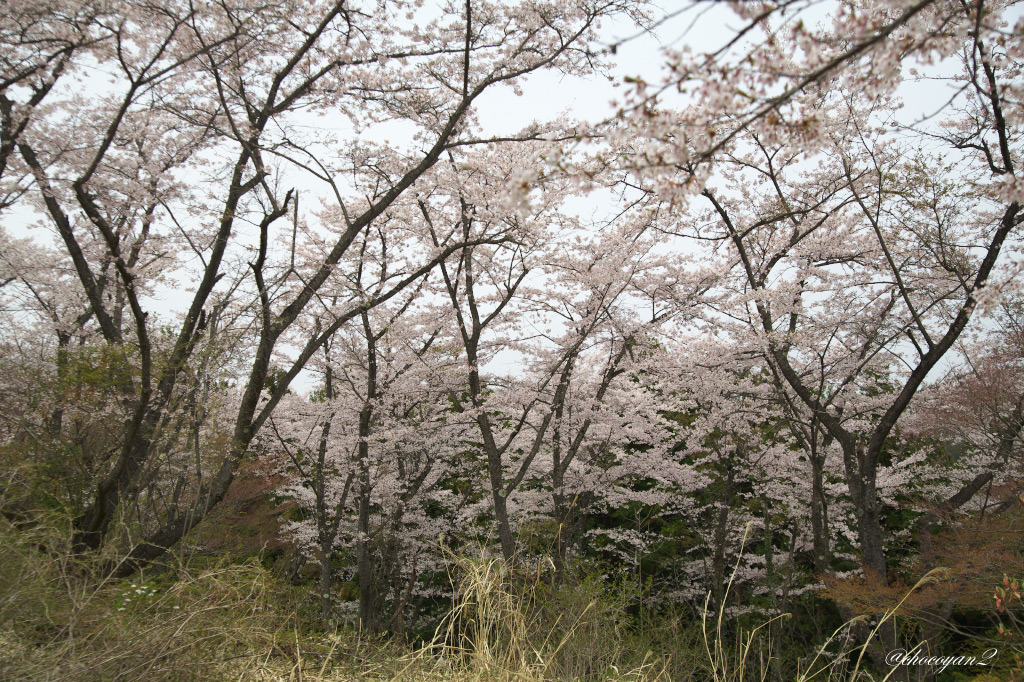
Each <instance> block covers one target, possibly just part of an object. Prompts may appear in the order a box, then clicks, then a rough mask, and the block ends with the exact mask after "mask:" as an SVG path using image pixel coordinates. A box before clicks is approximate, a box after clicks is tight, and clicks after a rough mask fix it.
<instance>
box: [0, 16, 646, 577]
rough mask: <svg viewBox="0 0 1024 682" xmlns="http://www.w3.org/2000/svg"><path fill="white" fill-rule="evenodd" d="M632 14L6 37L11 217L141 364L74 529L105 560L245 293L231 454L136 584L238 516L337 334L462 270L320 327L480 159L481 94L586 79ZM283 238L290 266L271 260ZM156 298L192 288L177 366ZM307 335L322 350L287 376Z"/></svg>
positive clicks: (428, 263) (309, 20) (79, 29)
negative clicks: (244, 464)
mask: <svg viewBox="0 0 1024 682" xmlns="http://www.w3.org/2000/svg"><path fill="white" fill-rule="evenodd" d="M629 8H630V5H628V4H626V3H619V2H614V1H613V2H602V1H598V2H591V1H590V0H585V1H581V2H578V3H570V4H569V5H556V4H554V3H551V4H547V3H540V4H538V3H523V4H516V5H510V6H501V7H498V6H490V5H488V6H479V7H477V6H474V3H472V2H468V3H465V4H464V5H461V6H458V7H455V6H437V7H434V6H431V7H429V8H418V7H417V5H416V4H413V3H405V2H387V3H379V6H378V5H373V6H371V4H370V3H366V4H365V6H364V5H362V4H360V5H352V4H349V3H345V2H323V3H317V4H314V5H309V4H308V3H298V4H296V3H284V4H280V3H279V4H277V5H274V6H268V5H259V4H257V5H252V4H248V3H244V2H243V3H227V4H225V3H198V4H197V3H175V2H168V3H160V4H156V5H154V4H151V3H142V4H139V3H134V2H123V3H105V4H103V5H102V6H95V7H94V6H92V5H91V4H89V3H77V2H66V3H53V6H52V7H47V11H46V12H45V13H44V16H45V20H42V21H38V19H39V18H40V15H39V12H38V11H37V10H36V9H33V6H32V3H22V4H19V5H18V6H17V7H15V8H14V9H15V10H17V11H15V12H11V13H9V14H8V13H5V19H4V20H5V22H7V26H6V27H5V31H4V34H3V35H4V36H5V37H4V40H5V61H4V73H3V76H2V77H3V81H2V82H3V88H2V92H3V95H4V99H3V101H2V104H3V107H2V109H3V112H2V113H3V140H2V146H3V150H4V151H3V160H4V164H5V165H4V166H3V182H4V190H3V191H4V196H5V197H7V198H6V199H5V200H4V201H5V202H7V203H8V204H9V203H11V202H12V201H14V200H15V199H17V201H18V202H19V204H22V203H23V204H24V205H25V206H28V205H29V204H31V206H32V208H33V210H35V211H36V215H38V216H39V219H40V221H41V222H43V223H44V224H46V225H47V226H48V227H49V228H50V229H52V230H53V231H54V233H55V234H56V235H57V237H58V240H59V243H60V244H61V245H62V248H63V249H64V251H65V252H66V255H67V258H68V260H69V263H70V264H71V265H72V266H73V268H74V271H75V273H76V276H77V279H78V283H79V286H80V287H81V291H82V293H83V294H84V296H85V298H86V300H87V301H88V303H89V312H90V314H91V321H90V325H91V326H94V327H95V328H96V330H97V331H98V333H99V334H100V335H101V336H102V338H103V342H104V343H106V344H108V345H110V346H114V347H121V346H124V347H131V348H132V349H134V350H133V355H136V354H137V355H136V357H137V359H136V360H134V365H133V372H132V375H131V376H126V377H125V378H124V380H123V382H122V385H121V386H120V389H119V390H120V393H121V398H120V402H121V409H122V410H123V413H124V422H123V435H122V440H121V446H120V452H119V453H118V455H117V456H116V458H115V459H114V461H113V463H112V464H111V466H110V467H109V469H108V470H107V471H106V472H105V473H104V474H103V475H102V476H101V477H100V478H99V480H98V482H97V484H96V486H95V490H94V494H93V502H92V504H91V505H89V506H88V508H87V509H86V510H85V512H84V513H83V514H82V515H81V516H80V518H79V519H78V521H77V524H76V525H77V527H78V529H79V536H78V542H79V545H80V546H82V547H95V546H97V545H99V544H100V542H101V541H102V539H103V537H104V536H105V535H106V533H107V532H108V530H109V528H110V527H111V523H112V521H113V520H114V518H115V517H116V515H117V514H118V513H119V511H120V510H121V508H122V505H123V503H124V502H125V499H126V498H125V496H126V495H127V494H128V492H129V491H130V490H132V489H133V488H134V487H135V486H136V484H137V483H138V482H139V477H140V476H141V475H142V473H143V472H144V471H145V470H146V467H147V462H148V461H149V459H150V456H151V452H152V447H153V443H154V441H155V434H156V431H157V429H158V427H159V425H160V424H161V423H162V421H163V420H164V419H165V418H166V416H167V415H168V413H169V411H170V410H171V408H172V406H173V405H174V404H175V403H176V400H177V398H176V396H177V395H178V394H179V393H180V392H181V391H182V386H181V380H182V377H183V376H184V374H185V373H186V372H187V371H188V370H187V368H188V366H189V364H190V362H192V361H193V356H194V352H195V349H196V348H197V346H198V345H199V342H200V340H201V339H202V338H203V337H204V335H206V334H208V333H209V325H210V317H211V312H210V307H211V305H215V304H214V302H215V301H216V300H217V298H218V295H219V294H223V292H225V291H226V290H227V289H230V286H231V283H240V285H241V288H240V289H238V290H237V292H236V293H235V294H234V295H236V296H237V294H238V292H242V291H249V292H250V295H251V296H252V298H251V299H250V300H251V302H252V305H253V306H254V307H253V308H252V309H251V310H253V311H254V312H253V318H254V319H253V325H254V327H253V329H254V330H256V340H255V342H254V348H253V360H252V362H251V363H250V365H249V367H248V368H247V369H246V375H247V376H246V378H245V379H244V380H243V381H242V382H241V385H240V395H239V399H238V402H237V405H236V407H237V412H236V418H235V419H234V426H233V435H232V445H231V446H230V447H229V448H228V449H227V455H226V456H225V457H224V458H223V460H222V462H221V464H220V465H219V469H218V470H217V472H216V474H215V475H214V476H212V477H209V478H207V479H206V480H205V481H204V483H203V485H202V486H201V487H200V489H199V491H198V493H197V494H195V495H194V496H192V499H191V500H188V501H186V502H185V504H187V505H188V506H189V507H190V509H189V511H188V513H183V514H176V515H175V516H174V517H173V518H172V519H170V520H167V522H166V523H165V524H163V526H162V527H160V528H159V529H158V530H156V531H155V532H154V533H152V534H151V535H150V536H149V537H147V538H146V539H145V540H144V541H143V542H142V543H140V544H139V545H137V546H136V547H135V548H134V549H133V550H132V558H133V560H135V561H146V560H149V559H152V558H153V557H154V556H156V555H158V554H159V553H160V552H162V551H163V549H164V548H166V547H168V546H170V545H172V544H174V543H175V542H177V540H178V539H180V538H181V537H182V535H183V534H184V533H186V532H188V529H189V528H190V527H191V526H192V525H194V524H195V523H198V522H199V521H201V520H202V519H203V518H204V517H205V515H206V514H207V512H208V511H209V509H210V508H211V507H213V506H214V505H215V504H216V503H217V502H218V501H219V500H220V499H221V498H222V497H223V496H224V493H225V492H226V490H227V489H228V487H229V486H230V484H231V481H232V479H233V477H234V472H235V470H236V468H237V465H238V463H239V461H240V460H241V458H242V457H243V456H244V453H245V452H246V450H247V448H248V446H249V443H250V442H251V440H252V438H253V437H254V435H255V433H256V432H257V431H258V430H259V429H260V428H261V427H262V426H263V425H264V424H265V423H266V421H267V419H268V418H269V416H270V414H271V413H272V412H273V410H274V408H275V407H276V405H277V403H278V402H279V401H280V400H281V398H282V397H283V396H284V395H286V393H287V391H288V386H289V384H290V383H291V382H292V380H294V378H295V377H296V376H297V375H298V374H299V372H301V370H302V368H303V367H304V365H305V364H306V363H307V362H308V361H309V359H310V358H312V357H313V356H314V355H315V354H316V353H317V352H318V350H319V349H320V348H321V347H322V346H323V344H324V343H326V341H327V339H329V338H330V337H331V335H332V334H333V333H334V332H335V331H336V330H337V329H339V328H340V327H341V326H342V325H344V324H345V323H346V322H347V321H349V320H353V319H358V318H359V316H360V315H361V314H362V313H364V312H366V311H368V310H369V309H371V308H372V307H373V306H375V305H378V304H379V303H381V302H383V301H386V300H389V299H390V298H392V297H394V296H395V295H397V294H398V293H399V292H400V291H402V290H403V289H404V288H405V287H407V286H409V285H410V284H412V283H414V282H416V281H418V280H419V279H420V278H421V277H422V276H423V275H424V274H426V273H427V272H428V271H429V270H431V269H432V268H433V267H434V266H435V265H436V263H438V262H439V261H441V260H442V259H443V258H445V257H446V256H447V255H448V254H449V253H452V252H454V251H455V250H457V249H458V248H461V246H455V245H454V244H455V242H454V241H453V239H456V238H457V235H456V234H452V233H451V232H450V231H448V230H445V229H441V228H439V229H438V231H436V233H435V235H434V237H436V239H437V243H436V244H433V245H430V246H429V247H428V248H427V249H425V250H424V251H421V252H419V253H418V257H417V258H416V259H412V260H406V261H403V262H402V263H401V265H397V264H396V265H395V266H394V267H393V268H392V269H391V270H389V272H388V274H387V277H386V278H384V280H383V282H382V286H381V287H380V288H378V289H377V290H376V292H375V295H374V297H373V298H371V299H368V300H348V299H345V300H339V309H335V310H330V311H327V310H326V309H325V308H324V306H323V305H322V301H323V300H326V299H325V298H324V293H325V291H327V290H329V289H330V288H331V287H332V286H333V284H332V282H334V281H335V280H337V279H338V278H344V276H345V275H346V273H345V272H341V271H340V270H339V264H340V263H341V262H342V259H343V256H345V255H346V253H348V252H349V249H350V248H351V247H352V245H353V244H356V243H358V241H359V240H358V237H359V235H360V234H362V233H364V232H366V231H367V230H368V229H371V228H374V226H376V228H377V229H385V228H384V224H385V223H387V213H388V211H389V210H390V208H391V207H392V206H393V205H395V202H396V201H397V200H398V199H399V198H400V197H402V196H403V195H405V194H406V193H408V192H409V191H410V190H411V189H413V188H415V187H416V186H417V183H418V182H420V181H421V178H422V177H423V176H424V174H425V173H426V172H427V171H428V170H429V169H430V168H431V167H432V166H434V165H435V164H436V162H437V161H438V159H440V158H441V157H442V156H443V155H444V154H445V153H446V151H447V150H454V149H458V148H460V147H464V146H467V145H478V144H484V143H485V142H487V137H486V136H485V135H483V134H481V133H480V132H479V131H478V129H477V126H476V123H475V121H474V117H473V110H474V104H475V102H476V101H477V100H478V99H479V98H480V96H481V94H483V93H484V92H485V91H487V90H489V89H491V88H493V87H496V86H501V85H511V86H514V85H515V84H516V83H517V82H518V81H519V80H520V79H522V77H524V76H525V75H526V74H529V73H531V72H534V71H537V70H542V69H556V70H560V71H562V72H567V73H587V72H589V71H590V70H591V69H593V68H594V66H595V65H596V59H595V55H594V52H593V51H592V50H590V49H589V48H588V47H587V45H588V43H589V41H591V40H592V39H593V37H594V33H593V31H594V26H595V23H596V22H597V21H598V19H600V18H601V17H603V16H608V15H611V14H614V13H618V12H622V11H624V10H627V9H629ZM417 24H418V27H417ZM51 37H52V39H51ZM8 47H9V48H10V50H8V49H7V48H8ZM8 55H9V56H8ZM97 68H98V69H99V73H102V74H103V78H102V79H101V82H96V83H95V85H96V93H95V94H94V95H93V96H91V97H88V98H87V97H86V96H84V95H83V94H82V93H81V91H80V90H78V89H77V87H76V82H77V81H78V79H81V78H84V77H86V74H88V73H92V72H95V71H94V70H95V69H97ZM44 100H45V101H44ZM304 116H305V117H310V116H314V117H315V116H334V117H337V118H336V119H335V121H336V123H335V124H333V126H332V127H333V129H334V130H336V131H339V134H338V135H336V136H334V137H335V138H336V140H334V141H332V140H331V138H332V136H331V135H330V134H328V135H326V136H325V135H320V136H319V137H317V138H312V137H311V136H309V135H307V134H305V133H304V132H303V130H304V128H303V127H302V126H303V121H302V118H303V117H304ZM394 121H403V122H405V124H406V125H408V126H409V130H413V131H415V133H414V135H413V140H412V143H411V144H410V145H409V146H407V147H405V148H402V147H394V146H390V145H386V144H380V143H376V144H375V143H371V142H367V141H365V140H362V139H360V138H359V137H352V138H349V139H350V141H349V142H348V143H347V144H346V143H345V141H344V138H343V136H342V135H341V134H340V133H341V131H343V130H346V129H347V130H353V131H356V134H357V135H358V131H360V130H365V129H367V128H368V127H372V126H376V125H380V124H382V123H385V122H394ZM513 133H514V131H513ZM523 135H524V136H525V137H529V136H530V135H531V133H529V132H527V133H524V134H523ZM300 178H303V179H301V180H300ZM309 181H312V182H319V183H320V186H321V187H323V188H325V189H326V191H327V195H326V198H324V202H325V203H324V207H325V210H326V213H322V214H319V215H318V214H317V213H315V212H312V211H308V210H307V211H305V212H303V211H300V207H299V200H298V194H297V192H296V190H295V189H286V188H288V187H298V183H299V182H309ZM318 203H320V199H319V198H318V199H313V200H312V201H308V202H303V204H304V206H306V205H311V207H313V208H315V206H316V204H318ZM303 220H306V221H311V222H306V224H305V225H303V224H302V223H303ZM285 221H289V222H290V223H291V224H290V225H288V226H287V227H285V226H284V222H285ZM300 227H301V228H302V229H301V230H300ZM282 235H283V236H284V237H285V238H286V239H287V237H288V236H291V239H290V242H291V243H290V246H289V249H288V256H287V261H288V262H287V265H284V264H283V263H280V262H277V254H276V253H275V252H273V251H271V250H270V248H269V247H270V244H271V243H273V242H274V241H276V240H277V239H278V237H279V236H282ZM176 251H180V252H181V253H182V255H183V256H184V257H183V258H179V257H177V256H176V253H175V252H176ZM410 253H411V252H410ZM161 277H178V278H181V280H182V281H187V282H189V284H186V285H183V286H182V293H184V294H185V296H184V297H183V302H185V306H184V314H183V317H182V319H181V320H180V322H179V326H178V331H177V332H176V334H175V335H174V339H173V341H172V342H171V344H170V347H169V348H168V349H167V350H166V354H165V353H164V352H163V351H161V352H160V353H159V354H158V353H156V352H155V351H156V345H157V344H156V342H155V339H154V336H155V334H156V330H157V328H158V324H159V323H158V321H157V319H156V318H157V316H156V315H154V314H152V313H153V309H152V307H151V300H152V297H153V296H154V293H155V289H154V287H155V286H156V284H157V282H158V281H159V278H161ZM307 314H313V315H320V316H321V318H322V319H323V328H322V329H321V330H320V331H319V333H318V334H317V335H314V336H312V337H310V338H309V339H305V340H303V341H302V342H301V343H299V345H298V349H297V352H295V353H294V354H292V355H291V356H290V358H289V362H288V363H287V364H286V365H285V369H282V370H281V372H280V373H279V374H274V375H272V373H271V363H272V361H273V359H274V357H275V353H276V352H277V351H278V349H280V348H281V343H282V342H283V340H284V339H286V338H288V332H289V330H291V329H292V327H293V325H295V323H296V322H297V321H298V320H299V319H300V318H301V317H303V316H304V315H307ZM130 563H131V562H129V564H130Z"/></svg>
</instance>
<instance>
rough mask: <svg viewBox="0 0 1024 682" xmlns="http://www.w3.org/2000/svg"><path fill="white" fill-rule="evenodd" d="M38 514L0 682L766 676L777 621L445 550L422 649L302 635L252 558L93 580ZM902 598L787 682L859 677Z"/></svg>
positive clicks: (7, 532)
mask: <svg viewBox="0 0 1024 682" xmlns="http://www.w3.org/2000/svg"><path fill="white" fill-rule="evenodd" d="M47 521H48V522H47V523H41V524H39V525H37V526H34V527H33V528H31V529H26V528H24V527H21V528H14V527H12V526H11V525H9V524H6V522H3V521H0V542H2V543H3V545H4V548H5V553H4V560H3V562H2V563H0V623H2V625H0V679H2V680H4V681H5V682H6V681H7V680H10V681H11V682H23V681H24V682H29V681H31V682H92V681H95V682H100V681H103V682H116V681H121V680H125V681H132V682H134V681H136V680H146V681H147V682H150V681H154V682H188V681H192V680H196V681H198V680H203V681H215V680H225V681H227V680H237V681H238V682H246V681H250V680H252V681H257V682H271V681H274V682H278V681H280V682H303V681H305V682H328V681H334V680H365V681H371V680H372V681H376V682H398V681H406V680H409V681H413V682H415V681H418V680H422V681H424V682H428V681H429V682H433V681H435V680H436V681H438V682H440V681H441V680H444V681H449V680H452V681H455V682H491V681H494V682H542V681H545V682H546V681H549V680H552V681H553V680H567V681H568V680H595V681H597V680H601V681H602V682H603V681H609V682H626V681H629V682H668V681H669V680H676V681H677V682H678V681H680V680H691V679H700V680H707V682H748V681H750V682H764V681H765V680H766V679H767V676H768V671H769V667H770V666H769V662H770V660H771V656H772V652H771V650H770V648H769V646H768V645H769V643H770V642H771V641H772V638H771V637H766V636H764V635H766V634H767V632H768V630H769V628H771V627H772V626H773V624H774V623H775V621H776V620H777V619H772V620H769V621H767V622H765V623H763V624H761V625H760V626H758V627H755V628H753V629H752V630H750V631H748V632H745V633H744V632H741V633H740V634H739V635H729V634H727V633H728V630H729V628H728V627H727V622H726V621H727V616H726V612H725V607H724V603H725V601H726V600H725V599H723V604H722V605H721V606H719V607H718V609H717V611H715V612H712V611H711V609H710V607H709V605H708V603H706V605H705V609H704V613H703V617H702V618H701V619H700V622H699V623H698V624H697V625H698V626H699V629H697V628H694V627H693V625H694V624H693V623H692V622H690V623H688V624H686V625H683V624H681V623H679V622H676V623H674V624H673V625H672V626H671V627H669V628H666V629H665V631H664V632H661V633H658V632H657V628H650V627H648V628H646V629H641V628H636V627H634V624H633V623H632V622H631V620H630V618H629V617H628V615H627V606H628V604H629V603H631V602H635V597H636V595H635V594H634V593H633V592H630V591H629V588H627V587H623V586H621V585H620V586H616V585H608V584H606V583H604V582H603V581H601V580H599V579H596V578H587V579H582V580H578V581H577V582H576V584H575V589H573V588H572V587H570V588H568V589H566V588H565V587H564V586H561V587H560V588H559V589H557V590H551V589H550V587H549V585H548V584H547V582H546V581H545V580H542V578H541V576H542V574H543V575H545V576H550V572H544V571H541V570H540V569H541V568H543V567H537V569H536V570H535V571H533V572H532V573H531V572H529V571H526V570H524V569H523V568H522V567H521V566H519V567H516V568H514V567H513V566H511V565H510V564H508V563H506V562H504V561H501V560H500V559H498V558H495V557H493V556H490V555H488V554H487V553H486V551H485V550H482V549H481V550H480V551H478V552H477V553H476V554H475V555H473V556H451V557H450V565H451V578H452V583H453V586H454V588H453V589H454V592H455V596H456V599H455V600H454V601H455V605H454V607H453V608H452V610H451V612H450V613H449V614H448V615H447V617H445V618H444V619H443V620H442V622H441V625H440V626H439V627H438V628H437V631H436V633H435V636H434V638H433V641H432V642H430V643H429V644H428V645H427V646H424V647H422V648H420V649H419V650H416V651H409V650H401V649H399V648H396V647H395V646H390V645H385V644H383V643H381V642H380V641H379V640H374V639H371V638H368V637H363V636H361V635H360V634H359V633H356V632H351V631H344V632H336V633H333V634H329V635H324V634H323V633H310V632H306V631H304V630H303V628H302V622H301V621H302V619H301V618H300V616H299V615H297V613H296V611H297V608H298V606H299V602H298V600H295V601H292V602H289V601H288V600H287V599H283V598H282V596H281V595H282V594H286V593H287V589H288V588H287V587H286V586H284V585H281V584H280V582H278V581H276V580H275V579H274V578H273V577H272V576H271V575H270V574H269V573H268V572H267V571H266V570H265V569H263V568H262V567H261V566H260V565H259V564H258V563H257V562H255V561H250V562H248V563H244V564H241V565H238V564H231V565H228V564H224V565H217V566H208V567H205V568H200V567H198V563H199V562H196V561H193V562H187V561H179V562H178V563H176V564H174V565H172V566H165V567H163V568H162V569H161V570H155V571H149V572H147V573H146V574H144V575H139V576H136V578H135V579H133V580H128V581H125V580H115V579H113V578H111V577H110V575H109V574H107V575H104V574H101V573H100V572H99V567H100V566H104V565H106V566H109V565H110V564H109V559H110V558H111V557H109V556H108V557H99V558H97V559H91V560H86V559H83V558H82V557H73V556H72V555H71V552H70V548H69V546H68V540H67V538H68V537H69V533H68V527H67V524H66V522H61V520H59V519H49V520H47ZM104 560H106V561H107V563H105V562H104ZM935 577H936V575H935V572H933V573H931V574H929V575H927V576H925V578H924V579H922V581H920V582H919V583H918V584H917V585H915V587H914V588H913V589H912V590H911V592H913V591H914V590H916V589H918V588H919V587H920V586H922V585H923V584H926V583H928V582H931V581H933V580H934V579H935ZM731 587H732V583H731V580H730V584H729V589H731ZM908 594H909V593H908ZM727 596H728V590H727V591H726V597H727ZM906 599H907V595H905V596H904V597H903V600H901V602H900V603H899V604H897V605H896V606H895V607H894V608H893V609H891V610H889V611H887V612H886V613H885V614H884V616H883V617H882V618H880V619H879V621H878V623H877V624H876V625H875V626H874V629H873V630H871V631H870V632H869V633H868V635H867V638H866V640H863V639H862V643H860V644H857V643H856V642H855V641H854V638H849V637H848V634H849V632H850V627H851V625H852V624H847V625H846V626H844V628H842V629H840V630H837V631H836V633H834V634H833V636H832V637H831V638H829V640H828V641H827V642H825V643H824V644H823V645H822V646H821V648H820V649H819V651H818V655H817V656H815V657H813V660H811V661H810V662H809V663H807V664H806V665H805V666H804V669H803V670H802V672H801V673H800V674H799V675H798V676H797V682H810V681H811V680H820V679H823V678H829V679H844V680H851V681H856V680H860V679H861V678H863V677H865V676H866V675H867V673H865V672H864V670H863V667H862V665H861V664H862V661H863V659H864V656H865V652H866V651H867V643H870V642H871V640H872V639H873V638H874V637H876V635H877V633H878V632H879V630H880V628H881V627H882V626H883V624H885V623H886V622H888V621H889V620H890V619H891V618H893V617H894V616H895V614H896V612H897V610H898V609H899V608H900V607H901V606H902V605H903V603H904V602H905V601H906ZM670 620H671V619H666V621H670ZM662 627H663V625H662ZM652 633H654V634H652ZM693 635H697V636H699V637H700V640H702V641H700V642H699V643H698V642H697V641H695V640H694V638H693ZM844 636H847V639H846V641H845V642H842V641H841V640H842V639H843V637H844ZM837 647H838V649H839V651H838V653H837V652H836V651H835V649H836V648H837ZM651 651H657V652H659V653H658V654H657V655H656V654H654V653H651ZM698 654H702V655H700V656H698ZM891 674H892V673H890V675H891ZM887 677H888V676H886V678H884V679H887ZM883 682H884V680H883Z"/></svg>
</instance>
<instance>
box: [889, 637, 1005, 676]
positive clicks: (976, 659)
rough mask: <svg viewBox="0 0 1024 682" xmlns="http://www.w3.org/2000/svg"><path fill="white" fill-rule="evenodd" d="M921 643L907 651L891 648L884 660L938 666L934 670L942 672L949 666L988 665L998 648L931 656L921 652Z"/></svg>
mask: <svg viewBox="0 0 1024 682" xmlns="http://www.w3.org/2000/svg"><path fill="white" fill-rule="evenodd" d="M920 649H921V645H920V644H918V645H917V646H916V647H914V648H913V649H911V650H910V651H907V650H906V649H893V650H892V651H890V652H889V653H888V654H886V656H885V662H886V663H888V664H889V665H891V666H897V665H928V666H935V667H937V668H938V670H937V671H936V672H940V673H941V672H942V671H943V670H945V669H946V668H948V667H949V666H951V665H952V666H988V665H992V661H994V660H995V658H996V656H997V655H998V654H999V649H995V648H993V649H987V650H985V651H984V652H982V653H981V654H980V655H978V656H933V655H931V654H928V653H926V652H922V651H921V650H920Z"/></svg>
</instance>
